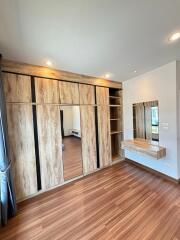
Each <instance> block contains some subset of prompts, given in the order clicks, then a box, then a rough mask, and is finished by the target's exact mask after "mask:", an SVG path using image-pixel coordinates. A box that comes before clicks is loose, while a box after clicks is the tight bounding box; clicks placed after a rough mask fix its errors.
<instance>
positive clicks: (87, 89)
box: [79, 84, 95, 105]
mask: <svg viewBox="0 0 180 240" xmlns="http://www.w3.org/2000/svg"><path fill="white" fill-rule="evenodd" d="M94 92H95V87H94V86H91V85H86V84H79V94H80V104H89V105H94V104H95V96H94Z"/></svg>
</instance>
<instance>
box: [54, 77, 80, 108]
mask: <svg viewBox="0 0 180 240" xmlns="http://www.w3.org/2000/svg"><path fill="white" fill-rule="evenodd" d="M59 92H60V102H61V104H79V86H78V83H71V82H64V81H59Z"/></svg>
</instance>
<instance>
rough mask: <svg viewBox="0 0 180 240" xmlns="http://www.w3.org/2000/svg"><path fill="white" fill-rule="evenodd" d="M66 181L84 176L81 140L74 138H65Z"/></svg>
mask: <svg viewBox="0 0 180 240" xmlns="http://www.w3.org/2000/svg"><path fill="white" fill-rule="evenodd" d="M63 144H64V151H63V162H64V179H65V180H69V179H71V178H74V177H77V176H80V175H82V161H81V159H82V156H81V139H80V138H78V137H74V136H68V137H64V139H63Z"/></svg>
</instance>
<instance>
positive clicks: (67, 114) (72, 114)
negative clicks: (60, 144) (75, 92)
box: [61, 106, 81, 136]
mask: <svg viewBox="0 0 180 240" xmlns="http://www.w3.org/2000/svg"><path fill="white" fill-rule="evenodd" d="M61 109H62V110H63V112H64V135H65V136H69V135H72V129H76V130H78V131H80V129H81V128H80V110H79V106H62V107H61Z"/></svg>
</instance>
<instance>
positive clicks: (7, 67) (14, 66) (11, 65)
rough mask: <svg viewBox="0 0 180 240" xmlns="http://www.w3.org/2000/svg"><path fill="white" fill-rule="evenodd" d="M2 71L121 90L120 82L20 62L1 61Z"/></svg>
mask: <svg viewBox="0 0 180 240" xmlns="http://www.w3.org/2000/svg"><path fill="white" fill-rule="evenodd" d="M2 70H3V71H6V72H13V73H20V74H26V75H30V76H36V77H43V78H51V79H58V80H64V81H72V82H77V83H86V84H91V85H97V86H105V87H112V88H122V83H121V82H115V81H111V80H107V79H103V78H96V77H91V76H86V75H81V74H76V73H71V72H66V71H62V70H55V69H51V68H47V67H42V66H35V65H30V64H25V63H20V62H14V61H10V60H7V59H3V60H2Z"/></svg>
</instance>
